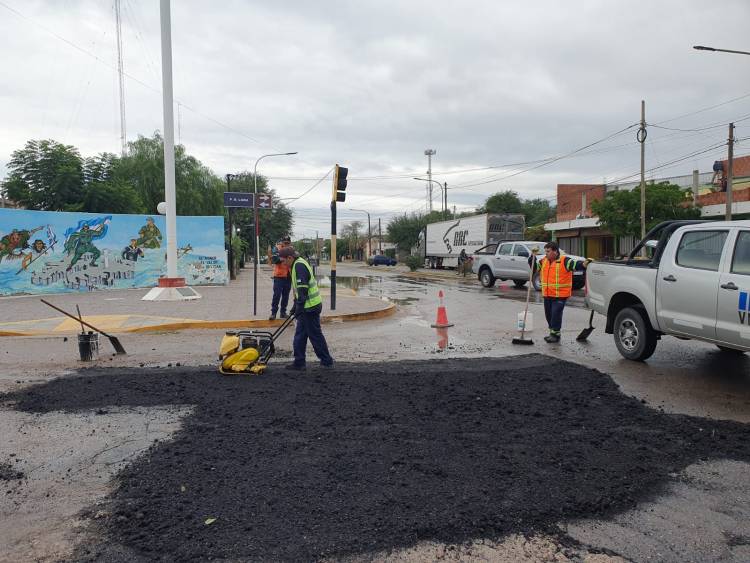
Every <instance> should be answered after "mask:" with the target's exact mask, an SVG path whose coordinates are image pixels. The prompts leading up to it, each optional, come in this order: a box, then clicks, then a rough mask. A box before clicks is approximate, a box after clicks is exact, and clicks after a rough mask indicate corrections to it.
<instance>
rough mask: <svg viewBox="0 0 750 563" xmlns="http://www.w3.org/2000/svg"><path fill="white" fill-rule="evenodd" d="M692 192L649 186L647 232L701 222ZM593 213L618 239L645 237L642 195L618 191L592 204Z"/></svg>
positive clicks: (663, 185) (636, 191)
mask: <svg viewBox="0 0 750 563" xmlns="http://www.w3.org/2000/svg"><path fill="white" fill-rule="evenodd" d="M691 201H692V199H691V192H690V190H689V189H683V188H681V187H680V186H677V185H674V184H670V183H669V182H662V183H660V184H654V183H653V182H652V183H650V184H647V185H646V230H647V231H648V230H649V229H651V228H652V227H654V226H655V225H657V224H658V223H661V222H662V221H667V220H670V219H697V218H699V217H700V216H701V212H700V208H699V207H694V206H692V205H691ZM591 210H592V211H593V212H594V213H595V214H596V215H597V216H598V217H599V224H600V225H601V227H602V228H604V229H607V230H608V231H609V232H610V233H612V234H613V235H614V236H615V237H621V236H632V237H635V238H637V239H640V237H641V192H640V188H635V189H633V190H616V191H610V192H607V195H606V196H605V198H604V199H603V200H600V201H592V202H591Z"/></svg>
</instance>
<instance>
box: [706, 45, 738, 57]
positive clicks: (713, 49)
mask: <svg viewBox="0 0 750 563" xmlns="http://www.w3.org/2000/svg"><path fill="white" fill-rule="evenodd" d="M693 49H697V50H698V51H719V52H720V53H735V54H736V55H750V52H749V51H735V50H733V49H717V48H716V47H706V46H704V45H693Z"/></svg>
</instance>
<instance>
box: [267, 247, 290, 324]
mask: <svg viewBox="0 0 750 563" xmlns="http://www.w3.org/2000/svg"><path fill="white" fill-rule="evenodd" d="M290 246H292V239H291V238H289V237H288V236H285V237H283V238H282V239H281V240H280V241H279V242H277V243H276V248H274V249H273V254H272V255H271V263H272V264H273V274H272V277H273V299H272V300H271V316H270V317H268V319H269V320H273V319H275V318H276V313H277V312H278V311H279V304H281V314H280V315H279V318H281V319H285V318H286V317H287V314H286V308H287V306H288V305H289V292H290V291H291V290H292V276H291V274H290V271H289V266H287V265H286V263H285V262H284V260H282V259H281V258H280V257H279V251H280V250H281V249H282V248H287V247H290Z"/></svg>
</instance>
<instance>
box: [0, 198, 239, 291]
mask: <svg viewBox="0 0 750 563" xmlns="http://www.w3.org/2000/svg"><path fill="white" fill-rule="evenodd" d="M164 223H165V218H164V217H163V216H153V217H151V216H145V215H106V216H104V215H98V214H91V213H69V212H49V211H26V210H22V209H0V295H21V294H37V293H62V292H69V291H99V290H108V289H119V288H122V289H125V288H137V287H143V288H150V287H154V286H155V285H156V284H157V283H158V279H159V277H160V276H162V275H166V270H167V268H166V259H165V256H164V254H163V251H157V252H153V250H152V249H156V248H163V247H164V246H165V245H163V244H162V242H163V239H162V235H161V233H162V232H164V228H165V225H164ZM39 225H44V226H42V227H39ZM45 226H46V236H44V233H45V231H44V229H45ZM56 232H57V233H62V236H60V240H59V241H58V238H57V236H56V235H55V233H56ZM136 233H138V236H137V238H136ZM181 235H182V236H184V237H185V239H187V240H185V239H183V240H182V241H180V238H181ZM188 237H189V238H188ZM177 239H178V240H177V244H178V261H177V270H178V273H179V275H181V276H182V277H185V278H187V279H188V281H189V283H191V284H192V285H206V284H226V283H228V281H229V275H228V271H227V265H226V252H225V249H224V219H223V217H177ZM198 263H200V267H198V268H196V266H197V265H198ZM207 266H208V267H207ZM196 274H197V275H196Z"/></svg>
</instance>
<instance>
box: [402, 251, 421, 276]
mask: <svg viewBox="0 0 750 563" xmlns="http://www.w3.org/2000/svg"><path fill="white" fill-rule="evenodd" d="M404 262H405V263H406V265H407V266H409V270H411V271H412V272H413V271H415V270H416V269H417V268H419V267H421V266H423V265H424V259H423V258H422V257H421V256H414V255H413V254H412V255H410V256H407V257H406V260H404Z"/></svg>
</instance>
